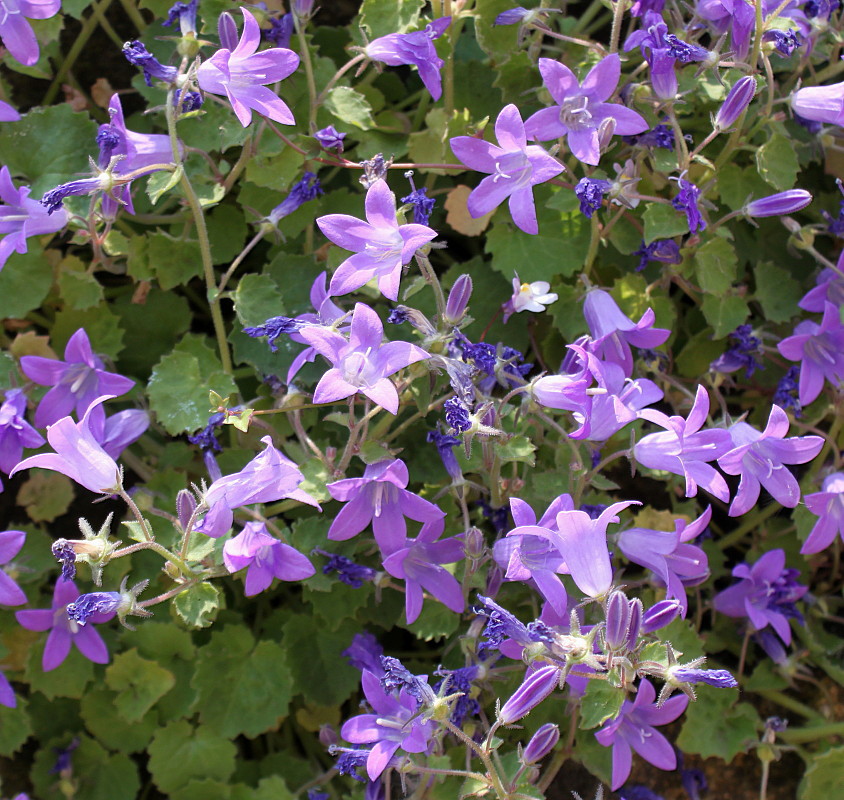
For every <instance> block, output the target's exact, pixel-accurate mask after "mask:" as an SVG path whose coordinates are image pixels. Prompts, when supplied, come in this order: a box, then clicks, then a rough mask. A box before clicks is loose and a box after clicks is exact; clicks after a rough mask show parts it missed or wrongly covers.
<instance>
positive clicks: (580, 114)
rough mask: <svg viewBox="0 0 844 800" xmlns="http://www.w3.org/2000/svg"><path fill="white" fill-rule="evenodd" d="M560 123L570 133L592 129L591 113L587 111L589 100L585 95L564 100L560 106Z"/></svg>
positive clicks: (593, 125)
mask: <svg viewBox="0 0 844 800" xmlns="http://www.w3.org/2000/svg"><path fill="white" fill-rule="evenodd" d="M560 122H562V123H563V125H565V126H566V127H567V128H568V129H569V130H570V131H581V130H584V129H586V128H594V127H595V124H594V123H593V122H592V112H590V111H589V98H588V97H586V96H585V95H582V94H581V95H577V97H571V98H566V100H565V102H564V103H563V104H562V105H561V106H560Z"/></svg>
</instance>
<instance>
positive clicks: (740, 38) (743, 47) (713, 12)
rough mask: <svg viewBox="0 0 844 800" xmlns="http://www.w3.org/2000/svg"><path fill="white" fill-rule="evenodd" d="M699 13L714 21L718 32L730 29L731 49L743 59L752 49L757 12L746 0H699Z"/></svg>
mask: <svg viewBox="0 0 844 800" xmlns="http://www.w3.org/2000/svg"><path fill="white" fill-rule="evenodd" d="M695 6H696V11H697V13H698V14H699V15H700V16H701V17H703V19H705V20H708V21H709V22H711V23H713V27H714V28H715V31H716V32H717V33H719V34H720V33H725V32H726V31H730V45H731V49H732V50H734V51H735V57H736V58H737V59H739V60H741V61H743V60H745V59H746V58H747V55H748V52H749V51H750V39H751V37H752V35H753V29H754V28H755V27H756V12H755V10H754V7H753V4H752V3H749V2H746V0H697V2H696V3H695Z"/></svg>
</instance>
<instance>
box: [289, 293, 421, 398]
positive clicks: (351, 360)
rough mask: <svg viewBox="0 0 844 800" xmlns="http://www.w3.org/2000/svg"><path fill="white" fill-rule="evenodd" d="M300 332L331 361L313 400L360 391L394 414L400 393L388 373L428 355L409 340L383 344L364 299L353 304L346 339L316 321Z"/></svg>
mask: <svg viewBox="0 0 844 800" xmlns="http://www.w3.org/2000/svg"><path fill="white" fill-rule="evenodd" d="M299 335H300V336H301V337H302V338H303V339H304V340H305V341H306V342H307V343H308V344H309V345H311V347H313V348H314V349H315V350H316V351H317V352H318V353H319V354H320V355H322V356H324V357H325V358H326V359H328V361H330V362H331V364H332V365H333V366H332V369H329V370H328V372H326V373H325V374H324V375H323V376H322V378H320V381H319V383H318V384H317V386H316V389H315V390H314V402H315V403H331V402H334V401H336V400H342V399H344V398H346V397H351V396H352V395H354V394H357V393H358V392H361V393H362V394H364V395H366V397H368V398H369V399H370V400H372V402H373V403H376V404H377V405H379V406H381V407H382V408H384V409H386V410H387V411H389V412H390V413H391V414H396V413H398V410H399V394H398V392H397V391H396V387H395V385H394V384H393V382H392V381H391V380H390V379H389V376H390V375H393V374H394V373H396V372H398V371H399V370H400V369H403V368H404V367H407V366H410V364H414V363H416V362H417V361H423V360H424V359H426V358H428V353H427V352H425V351H424V350H423V349H422V348H421V347H417V346H416V345H415V344H410V342H388V343H387V344H385V345H382V344H381V341H382V339H383V338H384V326H383V325H382V324H381V320H380V319H379V318H378V315H377V314H376V313H375V312H374V311H373V310H372V309H371V308H370V307H369V306H367V305H364V304H363V303H358V304H356V305H355V310H354V312H353V314H352V325H351V333H350V338H349V340H348V341H347V340H346V338H345V337H344V336H342V335H340V334H339V333H337V332H336V331H333V330H329V329H328V328H321V327H317V326H316V325H312V326H308V327H306V328H303V329H302V330H301V331H300V332H299Z"/></svg>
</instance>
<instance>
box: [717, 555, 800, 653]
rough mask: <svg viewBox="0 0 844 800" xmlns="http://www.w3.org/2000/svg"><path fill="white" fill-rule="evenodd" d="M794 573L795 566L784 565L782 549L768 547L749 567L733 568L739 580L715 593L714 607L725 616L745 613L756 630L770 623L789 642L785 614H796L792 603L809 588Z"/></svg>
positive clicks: (789, 637) (784, 640)
mask: <svg viewBox="0 0 844 800" xmlns="http://www.w3.org/2000/svg"><path fill="white" fill-rule="evenodd" d="M797 574H798V573H797V570H796V569H786V568H785V551H784V550H770V551H769V552H767V553H765V554H764V555H763V556H762V557H761V558H760V559H759V560H758V561H757V562H756V563H755V564H754V565H753V566H752V567H751V566H748V565H747V564H739V565H738V566H737V567H734V568H733V577H734V578H740V579H741V580H740V581H739V583H736V584H734V585H733V586H730V587H729V588H728V589H724V591H723V592H719V593H718V594H716V595H715V598H714V600H713V604H714V606H715V610H716V611H720V612H721V613H722V614H726V615H727V616H728V617H747V618H748V619H749V620H750V624H751V625H752V626H753V630H755V631H761V630H762V629H763V628H766V627H767V626H768V625H770V626H771V627H772V628H773V629H774V631H776V633H777V636H779V637H780V639H782V641H783V642H784V643H785V644H791V627H790V626H789V624H788V617H796V616H799V612H798V611H797V609H796V607H795V605H794V603H795V602H796V601H797V600H799V599H800V598H801V597H802V596H803V595H804V594H806V592H807V591H808V587H806V586H801V585H800V584H799V583H797V582H796V581H795V578H796V576H797Z"/></svg>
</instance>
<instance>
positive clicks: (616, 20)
mask: <svg viewBox="0 0 844 800" xmlns="http://www.w3.org/2000/svg"><path fill="white" fill-rule="evenodd" d="M626 4H627V0H615V7H614V8H613V13H612V29H611V30H610V53H611V54H612V53H617V52H618V41H619V39H620V38H621V20H622V19H623V18H624V12H625V10H626V8H625V6H626Z"/></svg>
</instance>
